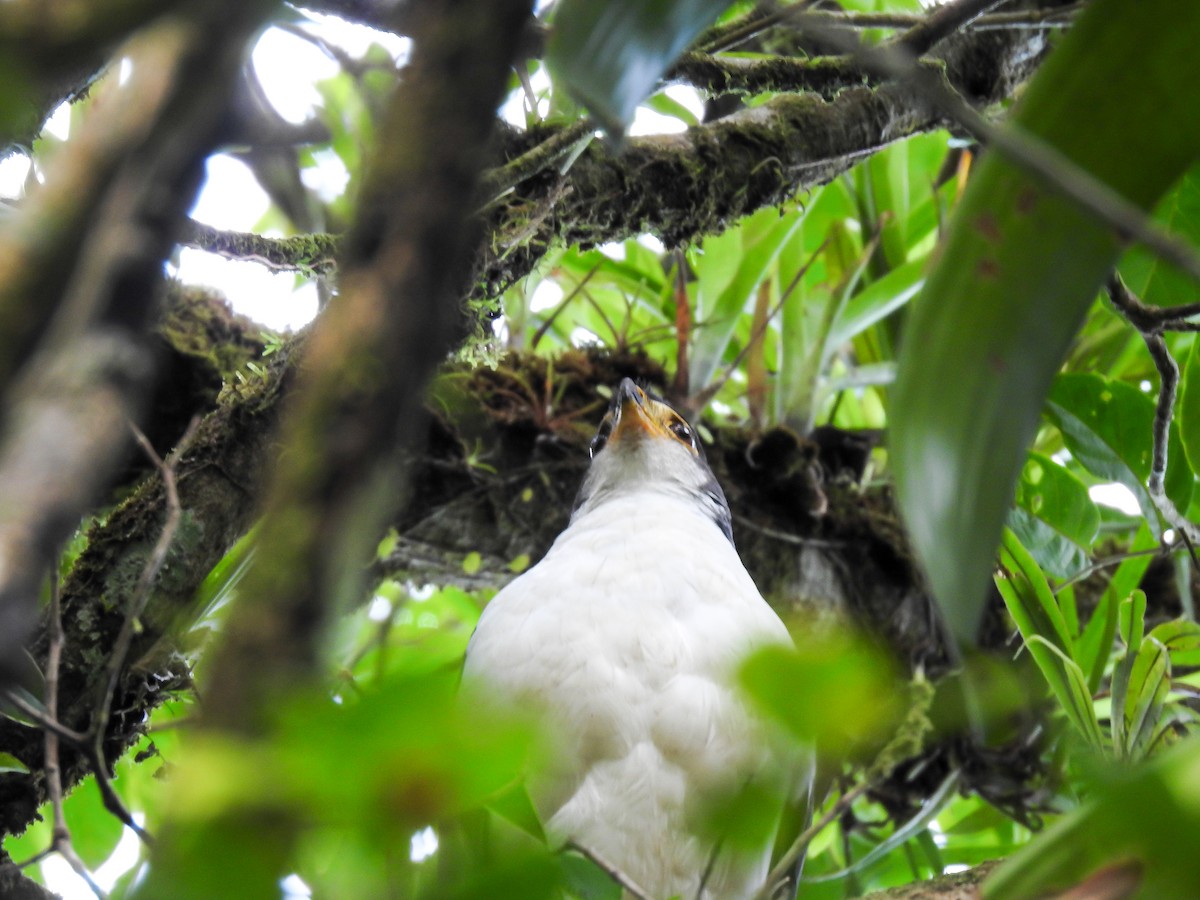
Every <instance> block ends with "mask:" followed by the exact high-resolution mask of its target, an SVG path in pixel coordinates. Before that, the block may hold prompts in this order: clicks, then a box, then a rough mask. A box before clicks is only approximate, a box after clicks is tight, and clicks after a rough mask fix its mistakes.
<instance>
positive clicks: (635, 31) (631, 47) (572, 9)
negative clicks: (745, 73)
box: [546, 0, 729, 136]
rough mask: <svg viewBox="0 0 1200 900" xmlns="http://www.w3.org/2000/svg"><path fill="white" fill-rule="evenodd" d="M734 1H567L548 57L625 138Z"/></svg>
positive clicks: (603, 121)
mask: <svg viewBox="0 0 1200 900" xmlns="http://www.w3.org/2000/svg"><path fill="white" fill-rule="evenodd" d="M728 5H729V2H728V0H561V2H560V3H559V4H558V10H557V12H556V13H555V16H554V30H553V32H552V33H551V36H550V44H549V47H548V48H547V52H546V61H547V62H548V63H549V65H550V67H551V69H552V71H553V72H554V73H555V75H556V76H557V77H558V78H560V79H561V80H563V81H564V82H565V83H566V84H567V86H568V87H569V88H570V89H571V91H572V92H573V93H574V94H575V95H576V96H577V97H579V99H580V100H582V101H583V102H584V103H585V104H587V106H588V108H589V109H590V110H591V112H592V115H594V116H595V117H596V118H597V120H599V121H600V123H601V124H602V125H603V126H604V127H605V129H607V130H608V131H609V133H610V134H612V135H614V136H617V135H620V134H622V133H623V132H624V130H625V127H626V126H627V125H628V124H629V122H630V121H631V120H632V119H633V113H634V110H636V109H637V107H638V104H640V103H641V102H642V101H643V100H645V99H646V98H647V97H649V96H650V94H651V93H652V92H653V91H654V88H655V86H656V85H657V84H658V80H659V79H660V78H661V77H662V76H663V73H664V72H666V71H667V67H668V66H670V65H671V63H672V62H674V61H675V58H676V57H677V56H679V54H680V53H682V52H683V50H684V48H685V47H687V45H688V44H689V43H690V42H691V41H692V39H693V38H694V37H696V35H698V34H699V33H700V32H701V31H702V30H703V29H704V28H705V27H707V26H708V25H709V24H711V23H712V22H713V20H715V19H716V17H717V16H718V15H720V13H721V11H722V10H723V9H725V7H727V6H728Z"/></svg>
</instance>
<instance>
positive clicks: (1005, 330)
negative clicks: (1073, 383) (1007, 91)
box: [890, 0, 1200, 642]
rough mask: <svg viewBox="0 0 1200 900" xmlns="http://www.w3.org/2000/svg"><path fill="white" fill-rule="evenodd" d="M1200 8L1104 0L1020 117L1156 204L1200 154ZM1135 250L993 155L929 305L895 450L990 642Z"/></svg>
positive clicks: (921, 526) (900, 480)
mask: <svg viewBox="0 0 1200 900" xmlns="http://www.w3.org/2000/svg"><path fill="white" fill-rule="evenodd" d="M1197 33H1200V4H1183V5H1181V4H1179V3H1176V2H1174V0H1145V2H1142V3H1136V4H1135V3H1128V2H1125V0H1097V2H1095V3H1091V4H1089V5H1088V6H1087V8H1086V9H1085V10H1084V11H1083V13H1082V14H1081V15H1080V17H1079V20H1078V22H1077V24H1076V25H1075V26H1074V27H1073V28H1072V29H1071V31H1070V32H1069V33H1068V34H1067V35H1066V37H1065V38H1064V39H1063V41H1062V43H1061V44H1060V45H1059V46H1058V47H1057V49H1056V50H1055V51H1054V52H1053V54H1052V55H1051V57H1050V59H1049V60H1047V62H1046V64H1045V65H1044V66H1043V67H1042V69H1041V71H1039V72H1038V74H1037V75H1036V76H1035V78H1034V80H1033V81H1032V82H1031V84H1030V86H1029V89H1028V90H1027V92H1026V93H1025V95H1024V97H1023V99H1022V101H1021V103H1020V106H1019V107H1018V110H1017V112H1016V114H1015V116H1014V119H1013V121H1014V123H1015V124H1016V125H1017V126H1019V127H1020V128H1022V129H1023V130H1024V131H1026V132H1027V133H1029V134H1032V135H1035V136H1036V137H1038V138H1040V139H1041V140H1042V141H1045V142H1046V143H1048V144H1050V145H1051V146H1053V147H1054V148H1056V149H1057V150H1058V151H1059V152H1060V153H1062V154H1063V155H1065V156H1066V157H1067V158H1069V159H1071V160H1073V161H1074V162H1075V163H1076V164H1078V165H1079V166H1081V167H1083V168H1084V169H1086V170H1088V171H1089V172H1090V173H1091V174H1092V175H1094V176H1095V177H1097V178H1098V179H1100V180H1102V181H1103V182H1105V183H1106V184H1107V185H1109V186H1110V187H1111V188H1112V189H1113V190H1115V191H1117V192H1119V193H1120V194H1122V195H1124V196H1125V197H1126V198H1128V199H1129V200H1131V201H1132V202H1134V203H1136V204H1138V205H1140V206H1142V207H1143V208H1149V207H1151V206H1152V205H1153V204H1154V203H1155V201H1156V200H1157V199H1158V198H1159V197H1161V196H1162V195H1163V194H1164V193H1165V192H1166V191H1167V190H1168V189H1169V188H1170V187H1171V185H1172V183H1173V182H1174V181H1175V180H1176V179H1178V178H1179V177H1180V176H1181V175H1182V174H1183V172H1184V171H1186V169H1187V168H1188V166H1190V165H1191V164H1192V162H1193V161H1194V160H1195V159H1196V157H1197V155H1198V154H1200V116H1197V115H1195V109H1194V106H1195V98H1194V97H1192V96H1191V95H1190V94H1189V92H1188V91H1186V90H1182V89H1181V88H1180V86H1181V85H1185V84H1194V83H1196V82H1197V80H1200V53H1197V52H1196V50H1195V39H1194V36H1195V34H1197ZM1119 251H1120V238H1119V236H1118V234H1117V233H1116V231H1115V229H1113V228H1111V227H1110V226H1108V225H1106V224H1103V223H1101V222H1098V221H1096V219H1095V218H1094V217H1093V216H1091V215H1089V214H1087V213H1085V212H1084V211H1083V210H1081V209H1080V208H1079V207H1078V206H1076V205H1075V204H1074V203H1073V202H1071V201H1069V200H1067V199H1065V198H1063V197H1062V196H1060V195H1059V194H1057V193H1055V192H1054V191H1053V190H1052V189H1050V188H1048V187H1046V186H1045V185H1043V184H1041V183H1040V182H1036V181H1034V180H1032V179H1030V178H1029V177H1028V176H1026V175H1025V174H1024V173H1023V172H1022V171H1020V170H1018V169H1017V168H1016V167H1015V166H1014V165H1013V164H1012V163H1010V162H1009V161H1008V160H1007V159H1005V158H1004V156H1003V154H1002V153H1000V152H998V151H997V152H992V153H989V154H988V155H987V156H986V157H985V158H984V160H983V162H982V163H981V164H980V166H979V167H978V170H977V172H976V174H975V177H974V178H973V180H972V182H971V184H970V186H969V188H968V191H967V193H966V196H965V197H964V198H963V201H962V204H961V205H960V207H959V209H958V211H957V213H956V215H955V218H954V220H953V223H952V225H951V227H950V229H949V233H948V235H947V238H946V241H945V243H944V245H943V246H942V247H941V249H940V252H939V260H938V264H937V265H936V266H935V267H934V270H933V271H932V272H931V273H930V277H929V280H928V281H927V283H926V286H925V290H924V292H923V293H922V295H921V296H920V297H918V298H917V300H916V301H915V303H914V306H913V309H912V311H911V312H912V315H911V316H910V318H909V320H908V322H907V327H906V332H905V336H904V344H903V348H902V352H901V356H900V371H899V375H898V378H897V382H896V386H895V389H894V393H893V403H892V409H891V428H892V431H891V438H890V450H891V454H892V459H893V461H894V464H895V469H896V482H897V492H898V496H899V500H900V505H901V507H902V509H903V512H904V515H905V518H906V521H907V523H908V527H909V531H910V533H911V535H912V539H913V543H914V545H915V547H916V550H917V552H918V554H919V556H920V558H921V560H922V561H923V563H924V565H925V568H926V571H927V573H928V575H929V579H930V583H931V586H932V588H933V592H934V594H935V595H936V596H937V598H938V600H939V602H940V603H941V605H942V608H943V610H944V612H945V615H946V618H947V620H948V622H949V624H950V626H951V627H952V629H953V630H954V633H955V634H956V635H957V636H958V637H959V639H960V640H962V641H965V642H970V641H973V640H974V637H975V633H976V630H977V626H978V622H979V619H980V615H981V611H982V609H983V603H984V599H985V595H986V592H985V587H986V583H987V577H988V573H989V571H990V569H991V565H992V560H993V557H994V554H995V550H996V544H997V543H998V541H999V537H1000V531H1001V528H1002V527H1003V524H1004V519H1005V516H1006V515H1007V512H1008V507H1009V505H1010V503H1011V502H1012V497H1013V488H1014V485H1015V482H1016V478H1017V475H1018V473H1019V472H1020V469H1021V466H1022V464H1023V463H1024V459H1025V451H1026V449H1027V447H1028V445H1029V442H1030V440H1031V439H1032V437H1033V435H1034V433H1035V430H1036V428H1037V424H1038V417H1039V413H1040V411H1041V407H1042V400H1043V398H1044V397H1045V395H1046V392H1047V389H1048V388H1049V386H1050V383H1051V380H1052V379H1053V376H1054V374H1055V372H1056V371H1057V370H1058V367H1059V365H1060V363H1061V361H1062V359H1063V356H1064V355H1065V353H1066V349H1067V347H1068V345H1069V344H1070V341H1071V338H1072V337H1073V335H1074V334H1075V332H1076V330H1077V328H1078V327H1079V324H1080V323H1081V321H1082V320H1083V317H1084V314H1085V312H1086V311H1087V309H1088V306H1089V305H1090V303H1091V302H1092V299H1093V298H1094V297H1095V295H1096V292H1097V290H1098V289H1099V287H1100V285H1101V284H1102V282H1103V280H1104V278H1105V276H1106V275H1107V274H1108V272H1109V271H1110V270H1111V267H1112V265H1113V263H1114V262H1115V261H1116V258H1117V256H1118V254H1119Z"/></svg>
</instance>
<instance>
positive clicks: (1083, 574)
mask: <svg viewBox="0 0 1200 900" xmlns="http://www.w3.org/2000/svg"><path fill="white" fill-rule="evenodd" d="M1163 552H1164V548H1162V547H1147V548H1146V549H1145V550H1130V551H1128V552H1126V553H1116V554H1114V555H1112V556H1106V557H1105V558H1104V559H1098V560H1096V561H1095V562H1093V563H1091V564H1089V565H1087V566H1084V567H1083V568H1082V569H1080V570H1079V571H1078V572H1076V573H1075V574H1074V575H1072V576H1071V577H1070V578H1068V579H1067V580H1066V581H1064V582H1062V584H1060V585H1058V587H1056V588H1055V589H1054V593H1055V594H1059V593H1061V592H1062V591H1065V590H1066V589H1067V588H1069V587H1070V586H1071V585H1073V584H1078V583H1079V582H1081V581H1083V580H1084V579H1085V578H1089V577H1090V576H1092V575H1094V574H1095V573H1096V572H1099V571H1100V570H1101V569H1107V568H1109V567H1110V566H1119V565H1120V564H1121V563H1123V562H1125V560H1127V559H1135V558H1137V557H1139V556H1158V555H1159V554H1160V553H1163ZM1166 552H1167V553H1171V552H1172V551H1171V550H1167V551H1166Z"/></svg>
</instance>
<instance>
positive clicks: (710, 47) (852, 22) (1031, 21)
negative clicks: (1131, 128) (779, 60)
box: [697, 2, 1086, 53]
mask: <svg viewBox="0 0 1200 900" xmlns="http://www.w3.org/2000/svg"><path fill="white" fill-rule="evenodd" d="M796 5H797V4H793V5H792V6H787V7H784V8H783V9H781V10H779V11H777V12H774V13H770V14H767V15H762V14H758V15H755V14H753V13H751V14H750V15H748V16H747V17H746V18H744V19H741V20H739V21H737V22H731V23H729V24H728V25H725V26H720V27H718V28H713V29H711V30H710V31H709V32H708V33H707V34H705V35H704V36H703V37H702V38H701V42H702V43H699V44H698V45H697V48H698V49H703V50H706V51H708V52H710V53H717V52H720V51H721V50H729V49H731V48H732V47H735V46H737V45H738V44H741V43H744V42H745V41H748V40H750V39H751V38H753V37H756V36H758V35H759V34H762V33H763V32H764V31H766V30H767V29H768V28H773V27H774V26H776V25H779V24H782V23H784V22H786V21H787V19H789V18H791V17H792V16H795V15H796V14H797V13H799V12H800V11H801V10H798V9H796V8H795V7H796ZM1085 5H1086V4H1085V3H1083V2H1080V3H1073V4H1072V5H1070V6H1063V7H1059V8H1057V9H1030V10H1016V11H1013V12H1001V13H991V14H989V15H985V16H980V17H979V18H977V19H975V20H973V21H971V22H968V23H967V24H966V25H965V26H963V27H962V29H961V30H963V31H968V30H969V31H1000V30H1004V31H1012V30H1018V29H1039V30H1048V29H1059V28H1065V27H1067V26H1068V25H1070V24H1071V20H1072V18H1073V17H1074V16H1075V14H1076V13H1078V12H1079V11H1080V10H1082V9H1083V7H1084V6H1085ZM928 18H929V17H928V16H927V15H922V14H920V13H877V12H832V11H824V10H822V11H820V12H812V13H809V14H808V20H809V21H815V22H817V23H819V24H821V25H823V26H825V27H830V28H846V29H855V30H865V29H869V28H916V27H918V26H920V25H921V23H923V22H925V21H926V20H927V19H928Z"/></svg>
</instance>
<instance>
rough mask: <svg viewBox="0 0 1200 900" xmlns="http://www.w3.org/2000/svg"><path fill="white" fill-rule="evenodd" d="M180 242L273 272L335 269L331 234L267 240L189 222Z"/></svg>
mask: <svg viewBox="0 0 1200 900" xmlns="http://www.w3.org/2000/svg"><path fill="white" fill-rule="evenodd" d="M179 243H181V244H183V245H184V246H185V247H195V248H196V249H198V250H206V251H208V252H209V253H215V254H216V255H217V256H223V257H225V258H226V259H238V260H245V261H247V262H256V263H260V264H261V265H263V266H266V267H267V268H268V269H270V270H271V271H273V272H302V273H304V274H306V275H310V276H311V275H327V274H329V273H330V272H332V271H333V270H334V268H335V265H336V264H335V261H334V260H335V256H336V254H337V248H338V239H337V237H336V236H335V235H332V234H297V235H293V236H291V237H285V238H269V237H264V236H263V235H261V234H254V233H251V232H244V231H222V230H221V229H219V228H213V227H212V226H211V225H204V224H201V223H200V222H196V221H194V220H189V221H188V223H187V227H186V228H185V230H184V233H183V236H182V237H181V238H180V241H179Z"/></svg>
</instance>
